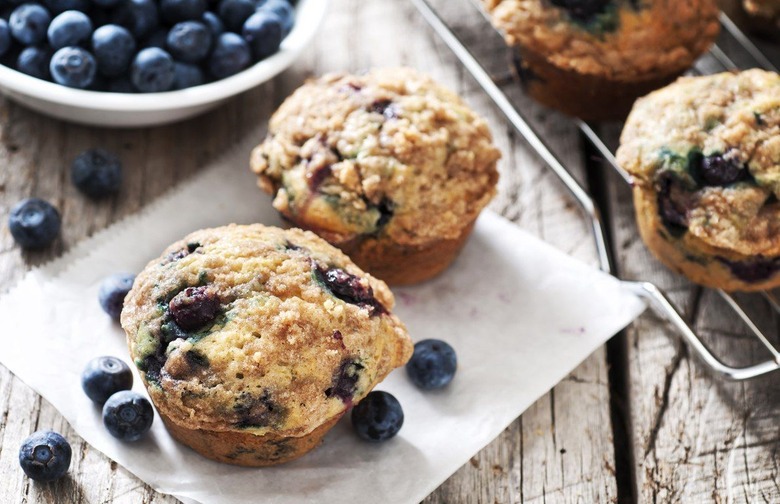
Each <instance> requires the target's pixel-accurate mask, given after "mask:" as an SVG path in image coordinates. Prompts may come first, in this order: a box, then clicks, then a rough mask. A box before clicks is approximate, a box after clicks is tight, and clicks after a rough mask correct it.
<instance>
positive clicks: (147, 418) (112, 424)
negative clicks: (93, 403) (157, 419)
mask: <svg viewBox="0 0 780 504" xmlns="http://www.w3.org/2000/svg"><path fill="white" fill-rule="evenodd" d="M152 420H154V410H153V409H152V405H151V404H150V403H149V401H148V400H147V399H146V398H144V397H143V396H142V395H141V394H138V393H136V392H133V391H131V390H122V391H120V392H117V393H116V394H114V395H112V396H111V397H109V398H108V400H107V401H106V403H105V404H104V405H103V425H105V426H106V429H108V432H109V433H110V434H111V435H112V436H114V437H115V438H118V439H121V440H122V441H138V440H139V439H141V437H142V436H143V435H144V434H145V433H146V432H148V431H149V429H151V428H152Z"/></svg>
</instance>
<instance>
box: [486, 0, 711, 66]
mask: <svg viewBox="0 0 780 504" xmlns="http://www.w3.org/2000/svg"><path fill="white" fill-rule="evenodd" d="M484 4H485V7H486V9H487V10H488V12H489V13H490V14H491V16H492V19H493V23H494V24H495V25H496V26H497V27H498V28H499V29H500V30H501V31H503V32H504V34H505V36H506V38H507V42H508V43H509V44H510V45H519V46H521V47H524V48H527V49H528V50H529V51H532V52H535V53H539V54H542V55H544V56H545V57H546V58H548V60H549V61H550V62H551V63H552V64H553V65H555V66H557V67H559V68H561V69H568V70H573V71H576V72H578V73H580V74H584V75H599V76H605V77H607V78H609V79H612V80H621V81H633V80H637V79H642V78H646V77H647V76H648V75H670V74H674V73H678V72H682V71H683V70H684V69H686V68H687V67H688V66H690V64H691V63H692V62H693V61H694V60H695V59H696V58H697V57H698V56H699V55H700V54H702V53H704V52H705V51H706V50H707V48H708V47H709V46H710V44H711V43H712V41H713V40H714V38H715V36H716V35H717V33H718V30H719V25H718V8H717V6H716V4H715V2H714V0H686V1H680V0H644V1H638V2H637V1H631V0H612V1H610V2H605V4H606V7H605V9H604V13H603V14H601V15H599V16H594V17H592V18H589V20H588V21H580V20H577V19H573V18H572V16H571V15H570V14H569V13H568V12H567V11H566V10H565V9H563V8H561V7H557V6H555V5H553V4H552V3H550V2H549V1H548V0H484Z"/></svg>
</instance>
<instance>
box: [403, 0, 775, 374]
mask: <svg viewBox="0 0 780 504" xmlns="http://www.w3.org/2000/svg"><path fill="white" fill-rule="evenodd" d="M411 1H412V3H413V4H414V5H415V6H416V7H417V9H418V10H419V11H420V13H421V14H422V16H423V18H424V19H425V20H426V21H427V22H428V23H429V24H430V25H431V27H432V28H433V29H434V31H435V32H436V33H437V34H438V35H439V36H440V37H441V38H442V40H443V41H444V43H445V44H446V45H447V46H448V47H449V48H450V49H451V50H452V52H453V53H454V54H455V56H456V57H457V58H458V59H459V60H460V62H461V63H462V64H463V66H464V67H465V68H466V70H467V71H468V72H469V73H470V74H471V75H472V76H473V77H474V79H475V80H476V82H477V83H478V84H479V86H480V87H481V88H482V89H483V90H484V92H485V93H486V94H487V95H488V96H489V97H490V98H491V99H492V100H493V102H494V103H495V105H496V106H497V107H498V108H499V109H500V110H501V112H502V113H503V114H504V116H506V119H507V120H508V121H509V123H510V124H511V125H512V126H513V127H514V128H515V130H516V131H517V132H518V133H519V134H520V135H522V136H523V137H524V138H525V139H526V141H527V142H528V144H529V145H530V146H531V147H532V148H533V149H534V150H535V151H536V153H537V154H538V155H539V157H541V158H542V160H543V161H544V162H545V164H546V165H547V166H548V167H549V168H550V169H551V170H552V171H553V173H554V174H555V175H556V176H557V177H558V179H560V181H561V182H562V183H563V185H564V186H565V187H566V189H567V190H568V192H569V193H570V195H571V196H572V197H573V198H574V200H575V201H576V202H577V203H578V204H579V206H580V208H581V210H582V211H583V214H584V215H585V217H586V218H587V219H588V221H589V225H590V228H591V230H592V232H593V237H594V240H595V245H596V252H597V254H598V260H599V265H600V267H601V269H602V270H604V271H606V272H608V273H610V274H614V266H613V263H612V258H611V256H610V252H609V248H608V245H607V238H606V229H605V225H604V220H603V219H602V216H601V214H600V212H599V208H598V206H597V205H596V203H595V201H594V200H593V198H592V197H591V196H590V194H588V192H587V191H586V190H585V189H584V188H583V187H582V186H581V185H580V183H579V182H577V180H576V179H575V178H574V176H572V173H571V172H570V171H569V169H568V168H567V167H566V166H565V164H564V163H562V162H561V161H560V159H559V158H558V157H557V156H556V155H555V154H554V153H553V151H552V150H551V149H550V147H549V146H548V145H547V144H546V143H545V141H544V139H542V138H541V137H540V135H539V134H537V133H536V131H535V130H534V128H533V127H532V126H531V125H530V124H529V122H528V120H527V119H526V116H525V115H524V112H523V110H521V109H520V108H519V107H516V106H515V105H514V104H513V103H512V101H511V100H510V99H509V98H508V96H507V94H506V93H505V92H504V89H507V87H516V86H517V85H518V82H517V80H516V78H515V76H514V75H513V74H512V72H511V71H510V68H511V54H512V50H511V49H508V48H506V51H505V54H507V55H508V56H509V58H508V59H505V58H502V57H496V53H495V46H493V49H492V51H491V52H488V53H486V52H485V44H484V39H485V38H486V37H489V36H491V35H492V36H497V35H500V34H496V32H495V29H494V28H493V25H492V24H491V23H490V21H489V19H488V18H487V17H486V14H485V12H484V10H483V9H482V7H481V5H480V4H479V0H411ZM720 23H721V25H722V27H723V33H724V34H725V36H727V37H729V39H730V40H727V41H726V42H727V43H728V44H729V46H730V47H736V48H738V50H739V51H740V53H741V57H740V62H741V60H742V59H746V60H747V61H746V62H745V63H742V65H740V64H738V63H737V62H735V61H734V59H732V57H730V56H729V54H728V53H727V52H726V51H725V50H724V49H723V48H722V47H721V46H720V45H714V46H713V47H712V49H711V50H710V52H709V53H708V54H707V55H706V56H704V57H702V58H701V59H700V60H699V61H697V63H696V65H695V66H694V68H692V69H691V71H690V73H692V74H707V73H713V72H716V71H723V70H737V69H739V68H740V66H743V67H746V66H752V67H758V68H764V69H766V70H773V71H775V72H777V68H776V67H775V65H774V64H773V63H772V62H771V61H770V60H769V58H767V57H766V56H765V55H764V54H763V53H762V52H761V50H759V49H758V47H756V45H755V44H753V43H752V42H751V40H750V39H749V38H748V37H747V36H746V35H745V34H744V33H743V32H742V31H740V29H739V28H738V27H737V26H736V25H735V24H734V23H733V22H732V21H731V19H729V18H728V17H727V16H726V15H725V14H721V16H720ZM501 47H505V46H504V45H503V43H502V44H501ZM499 54H500V53H499ZM572 121H574V123H575V124H576V125H577V127H578V128H579V129H580V131H581V132H582V133H583V134H584V136H585V137H586V138H587V139H588V140H589V141H590V142H591V144H592V145H593V146H594V147H595V149H596V150H597V151H598V152H599V153H600V154H601V156H602V157H603V159H604V160H605V162H606V163H607V164H608V165H610V166H611V167H612V168H613V169H614V170H615V171H616V172H617V173H618V174H619V175H620V177H621V178H622V179H623V180H624V181H625V182H626V183H627V184H630V183H631V175H629V174H628V173H627V172H626V171H625V170H623V169H622V168H621V167H620V166H619V165H618V164H617V162H616V161H615V155H614V153H613V152H612V150H611V149H610V148H609V147H608V146H607V142H606V141H605V140H604V139H603V138H602V137H601V136H599V134H598V133H597V132H596V129H594V128H593V127H592V126H591V125H589V124H587V123H585V122H583V121H581V120H578V119H572ZM624 283H625V284H626V285H628V286H629V287H630V288H631V289H632V290H633V291H635V292H636V293H637V294H638V295H639V296H641V297H642V298H644V299H646V300H647V301H648V303H649V305H650V306H651V307H652V308H653V309H654V310H655V311H656V312H657V313H658V314H659V315H661V316H662V317H664V318H665V319H666V320H667V321H669V322H670V323H671V324H672V325H673V326H674V327H675V328H676V330H677V332H678V333H679V334H680V335H681V337H682V338H683V340H684V341H685V342H686V343H687V344H688V346H689V347H690V348H691V349H693V351H694V352H695V354H696V355H697V356H698V357H699V358H700V359H701V360H702V362H704V364H706V365H707V366H708V367H709V368H710V369H711V370H712V371H713V372H714V373H715V374H716V375H718V376H721V377H723V378H726V379H730V380H735V381H741V380H747V379H750V378H755V377H758V376H762V375H765V374H767V373H770V372H772V371H776V370H778V369H780V352H778V350H777V349H776V348H775V347H774V345H772V343H771V342H770V340H769V338H768V337H767V335H766V334H765V333H764V332H763V331H762V330H761V329H760V328H759V326H758V324H757V323H756V322H755V321H754V320H753V319H752V318H751V317H750V316H749V315H748V313H747V312H746V309H745V306H746V305H745V302H746V301H744V300H742V301H740V299H738V298H736V297H735V296H733V295H731V294H729V293H727V292H724V291H722V290H718V291H717V292H718V294H719V295H720V296H721V297H722V298H723V300H724V301H725V302H726V304H727V305H728V306H729V307H730V308H731V309H732V310H733V311H734V313H735V314H736V315H737V316H738V317H739V319H740V320H741V321H742V322H744V324H745V326H746V327H747V329H748V330H749V334H750V335H752V336H753V337H754V338H755V339H756V340H758V342H760V344H761V345H762V346H763V347H764V348H765V349H766V350H767V351H768V352H769V354H770V356H771V357H770V358H769V359H767V360H765V361H762V362H759V363H757V364H752V365H749V366H746V367H733V366H730V365H728V364H725V363H724V362H723V361H722V360H721V359H720V358H719V357H718V356H716V355H715V354H714V353H713V352H712V351H711V350H710V349H709V347H708V346H707V345H706V344H705V343H704V341H703V340H702V338H701V337H700V336H699V335H698V334H697V333H696V332H695V331H694V330H693V329H692V328H691V327H690V326H689V325H688V323H687V322H686V321H685V319H684V318H683V317H682V316H681V315H680V313H679V312H678V311H677V309H676V308H675V307H674V305H673V304H672V303H671V302H670V301H669V299H668V297H667V296H666V294H665V293H664V292H663V291H662V290H661V289H659V288H658V287H657V286H656V285H654V284H652V283H650V282H624ZM758 295H761V296H763V297H764V298H766V300H767V301H768V302H769V305H770V306H771V307H772V308H773V309H774V310H775V311H776V312H778V313H780V297H778V296H777V294H775V293H773V292H768V291H766V292H762V293H760V294H758ZM749 297H751V296H748V298H749Z"/></svg>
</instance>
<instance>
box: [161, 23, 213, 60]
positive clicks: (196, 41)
mask: <svg viewBox="0 0 780 504" xmlns="http://www.w3.org/2000/svg"><path fill="white" fill-rule="evenodd" d="M166 47H167V48H168V52H170V53H171V56H173V57H174V58H175V59H176V60H178V61H182V62H184V63H197V62H198V61H200V60H202V59H203V58H205V57H206V56H208V54H209V49H211V32H210V31H209V29H208V27H206V25H205V24H203V23H200V22H198V21H183V22H181V23H177V24H175V25H173V28H171V31H169V32H168V38H167V40H166Z"/></svg>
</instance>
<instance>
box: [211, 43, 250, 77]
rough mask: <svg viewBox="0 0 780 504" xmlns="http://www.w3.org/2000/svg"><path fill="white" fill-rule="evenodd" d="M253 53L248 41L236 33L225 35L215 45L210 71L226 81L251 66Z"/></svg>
mask: <svg viewBox="0 0 780 504" xmlns="http://www.w3.org/2000/svg"><path fill="white" fill-rule="evenodd" d="M251 61H252V56H251V51H250V49H249V45H248V44H247V43H246V40H244V39H243V38H241V37H240V36H239V35H236V34H235V33H230V32H227V33H223V34H222V35H220V36H219V38H218V39H217V42H216V43H215V44H214V50H213V51H211V57H210V59H209V71H210V72H211V75H212V76H214V77H215V78H217V79H224V78H225V77H229V76H231V75H233V74H236V73H238V72H240V71H241V70H243V69H244V68H246V67H247V66H249V63H250V62H251Z"/></svg>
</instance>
